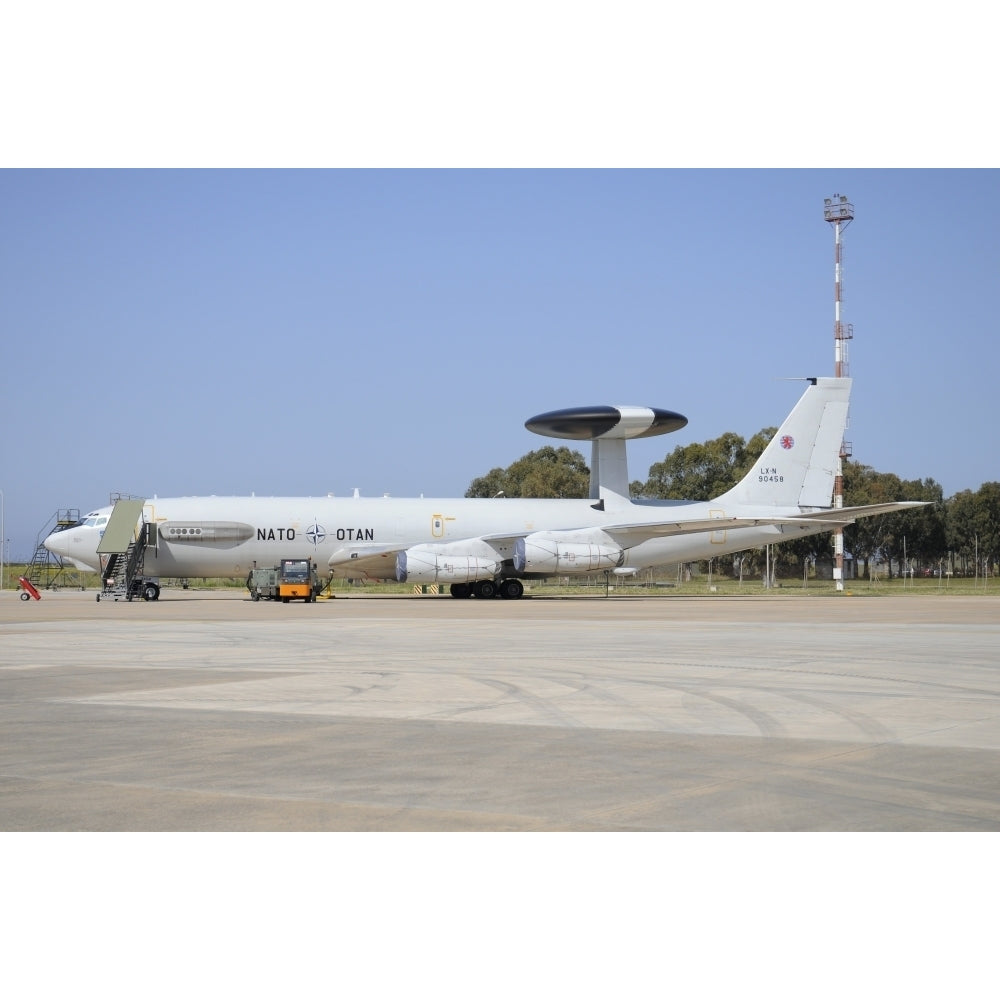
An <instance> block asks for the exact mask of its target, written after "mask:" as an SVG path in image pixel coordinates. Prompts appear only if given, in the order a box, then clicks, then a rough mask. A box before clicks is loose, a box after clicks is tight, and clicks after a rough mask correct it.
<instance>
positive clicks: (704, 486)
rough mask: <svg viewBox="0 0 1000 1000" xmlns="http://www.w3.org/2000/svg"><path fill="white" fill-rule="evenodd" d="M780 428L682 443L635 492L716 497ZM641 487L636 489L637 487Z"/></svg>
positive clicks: (654, 496) (665, 497) (685, 497)
mask: <svg viewBox="0 0 1000 1000" xmlns="http://www.w3.org/2000/svg"><path fill="white" fill-rule="evenodd" d="M776 430H777V428H774V427H765V428H764V429H763V430H761V431H758V432H757V433H756V434H755V435H754V436H753V437H752V438H751V439H750V440H749V441H747V440H745V439H744V438H743V437H741V436H740V435H739V434H735V433H733V432H732V431H727V432H726V433H725V434H723V435H722V436H721V437H717V438H715V439H714V440H712V441H705V442H704V443H702V444H688V445H679V446H678V447H676V448H674V450H673V451H672V452H670V454H669V455H667V456H666V457H665V458H664V459H663V461H662V462H656V463H655V464H653V465H651V466H650V467H649V477H648V478H647V479H646V482H645V483H643V484H639V483H637V482H636V483H633V484H632V489H633V491H634V495H635V493H638V494H641V495H642V496H646V497H650V498H652V499H656V500H712V499H714V498H715V497H717V496H721V495H722V494H723V493H725V492H726V490H729V489H731V488H732V487H733V486H735V485H736V484H737V483H738V482H739V481H740V480H741V479H742V478H743V476H744V475H745V474H746V473H747V472H748V471H749V470H750V467H751V466H752V465H753V464H754V462H756V461H757V459H758V458H760V456H761V453H762V452H763V451H764V449H765V448H766V447H767V444H768V442H769V441H770V440H771V438H772V437H774V435H775V433H776ZM637 486H638V487H639V489H638V490H636V487H637Z"/></svg>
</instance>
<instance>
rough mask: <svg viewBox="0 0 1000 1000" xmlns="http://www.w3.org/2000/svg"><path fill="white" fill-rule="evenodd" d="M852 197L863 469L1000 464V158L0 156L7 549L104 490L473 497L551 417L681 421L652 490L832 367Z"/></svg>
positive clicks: (90, 503)
mask: <svg viewBox="0 0 1000 1000" xmlns="http://www.w3.org/2000/svg"><path fill="white" fill-rule="evenodd" d="M835 193H838V194H846V195H847V196H848V197H849V198H850V199H851V201H852V203H853V204H854V206H855V212H856V219H855V221H854V222H853V223H852V224H851V225H850V226H849V227H848V228H847V229H846V230H845V233H844V281H843V319H844V321H845V322H848V323H851V324H853V326H854V339H853V341H852V342H851V344H850V355H849V360H850V371H851V374H852V375H853V376H854V378H855V387H854V395H853V400H852V407H851V427H850V430H849V432H848V437H849V439H850V440H851V441H852V443H853V448H854V457H855V459H856V460H857V461H860V462H864V463H866V464H869V465H872V466H874V467H875V468H876V469H879V470H881V471H886V472H895V473H897V474H898V475H900V476H902V477H904V478H923V477H927V476H930V477H933V478H935V479H936V480H938V481H939V482H940V483H941V484H942V486H943V487H944V490H945V494H946V495H950V494H952V493H954V492H956V491H958V490H962V489H975V488H978V486H979V485H980V484H981V483H982V482H984V481H988V480H995V479H998V478H1000V468H998V460H997V457H996V454H997V453H996V431H995V403H994V402H993V398H992V392H993V388H994V383H995V381H996V373H997V371H998V370H1000V364H998V362H1000V347H998V338H997V321H996V309H995V297H996V288H997V275H998V264H1000V251H998V246H997V233H998V232H1000V175H998V174H997V172H995V171H953V170H940V171H937V170H824V169H813V170H737V169H734V170H309V171H281V170H276V171H267V170H214V171H212V170H209V171H199V170H195V171H186V170H162V171H161V170H149V171H128V170H120V171H115V170H96V171H87V170H6V171H0V204H2V206H3V217H2V226H0V273H2V276H3V277H2V281H3V294H2V296H0V323H2V328H3V337H2V343H3V358H2V367H0V393H2V395H0V398H2V400H3V412H4V414H5V417H6V419H5V420H4V422H3V430H2V432H0V456H2V460H0V490H3V494H4V501H5V517H6V535H7V537H8V538H9V539H10V544H9V551H10V554H11V556H12V557H13V558H17V557H20V556H25V555H27V554H29V553H30V551H31V549H32V547H33V544H34V539H35V535H36V533H37V532H38V530H39V529H40V528H41V527H42V525H43V524H44V523H45V521H46V519H47V518H48V517H49V515H50V514H51V513H52V512H53V511H55V510H56V509H57V508H61V507H80V508H81V509H83V510H84V511H85V510H86V509H89V508H91V507H95V506H98V505H101V504H104V503H106V502H107V499H108V495H109V493H110V492H111V491H123V492H131V493H135V494H141V495H152V494H154V493H156V494H159V495H160V496H174V495H187V494H212V493H214V494H220V495H221V494H245V493H250V492H256V493H258V494H267V495H272V494H274V495H298V494H307V495H317V494H319V495H321V494H325V493H327V492H332V493H335V494H338V495H344V494H349V493H350V492H351V491H352V490H353V488H354V487H358V488H360V489H361V491H362V493H363V494H365V495H378V494H381V493H383V492H389V493H391V494H393V495H397V496H405V495H416V494H420V493H423V494H425V495H427V496H460V495H462V493H464V491H465V490H466V488H467V487H468V485H469V483H470V482H471V480H472V479H474V478H475V477H476V476H479V475H482V474H484V473H485V472H487V471H488V470H489V469H491V468H493V467H495V466H506V465H508V464H509V463H510V462H512V461H514V460H515V459H516V458H518V457H520V456H521V455H523V454H525V453H526V452H528V451H531V450H533V449H535V448H538V447H542V446H544V445H545V444H546V443H549V442H548V441H547V440H546V439H544V438H541V437H538V436H536V435H533V434H531V433H529V432H528V431H527V430H525V428H524V421H525V420H527V419H528V418H529V417H531V416H533V415H535V414H537V413H539V412H542V411H544V410H548V409H553V408H556V407H563V406H578V405H587V404H593V403H599V404H600V403H612V404H614V403H628V404H635V405H648V406H660V407H665V408H667V409H674V410H678V411H680V412H681V413H683V414H685V415H686V416H687V417H688V419H689V421H690V422H689V425H688V426H687V427H686V428H685V429H684V430H682V431H680V432H677V433H675V434H673V435H671V436H669V437H663V438H657V439H652V440H649V441H642V442H634V443H633V446H632V448H631V451H630V473H631V475H632V477H633V478H645V476H646V472H647V470H648V467H649V466H650V464H652V463H653V462H655V461H658V460H660V459H661V458H662V457H663V456H664V454H666V453H667V452H668V451H670V450H671V449H673V448H674V447H675V446H677V445H683V444H686V443H689V442H692V441H704V440H706V439H709V438H712V437H715V436H717V435H719V434H721V433H723V432H724V431H729V430H732V431H736V432H738V433H740V434H743V435H744V436H747V437H749V436H750V435H752V434H753V433H755V432H756V431H757V430H759V429H760V428H761V427H764V426H767V425H773V424H777V423H779V422H780V420H781V418H782V417H784V415H785V414H786V413H787V412H788V410H789V409H790V408H791V406H792V405H793V403H794V401H795V399H796V398H797V396H798V394H799V392H800V390H801V386H800V385H798V384H796V383H793V382H783V381H780V378H781V377H784V376H806V375H815V374H820V375H826V374H832V372H833V318H834V313H833V274H834V266H833V230H832V227H831V226H830V225H829V224H827V223H825V222H824V221H823V215H822V208H823V199H824V198H825V197H830V196H832V195H833V194H835ZM552 443H555V442H552ZM584 451H585V453H586V457H587V458H588V460H589V449H586V448H585V449H584Z"/></svg>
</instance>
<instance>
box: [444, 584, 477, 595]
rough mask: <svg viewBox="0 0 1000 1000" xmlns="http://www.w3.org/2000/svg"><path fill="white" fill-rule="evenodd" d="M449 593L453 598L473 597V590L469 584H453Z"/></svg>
mask: <svg viewBox="0 0 1000 1000" xmlns="http://www.w3.org/2000/svg"><path fill="white" fill-rule="evenodd" d="M448 593H449V594H451V596H452V597H472V588H471V587H470V586H469V585H468V584H467V583H453V584H452V585H451V586H450V587H449V588H448Z"/></svg>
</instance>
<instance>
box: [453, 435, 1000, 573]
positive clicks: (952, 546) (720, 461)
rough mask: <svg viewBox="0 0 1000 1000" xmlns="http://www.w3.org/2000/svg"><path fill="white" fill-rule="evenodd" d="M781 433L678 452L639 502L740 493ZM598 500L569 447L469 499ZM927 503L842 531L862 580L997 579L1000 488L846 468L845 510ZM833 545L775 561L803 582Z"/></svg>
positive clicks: (801, 547)
mask: <svg viewBox="0 0 1000 1000" xmlns="http://www.w3.org/2000/svg"><path fill="white" fill-rule="evenodd" d="M776 431H777V428H775V427H765V428H763V429H762V430H760V431H758V433H756V434H754V435H753V437H751V438H750V439H749V440H746V439H745V438H743V437H742V436H740V435H739V434H735V433H733V432H731V431H730V432H727V433H725V434H723V435H721V436H720V437H717V438H715V439H714V440H711V441H704V442H702V443H700V444H699V443H695V444H687V445H682V446H678V447H677V448H675V449H674V450H673V451H672V452H670V453H669V454H668V455H667V456H665V458H664V459H663V461H661V462H656V463H655V464H653V465H652V466H650V469H649V475H648V477H647V478H646V480H645V481H642V480H633V482H632V483H631V484H630V488H629V492H630V493H631V495H632V497H633V498H638V497H644V498H648V499H656V500H712V499H714V498H715V497H717V496H720V495H721V494H723V493H725V492H726V490H728V489H730V488H731V487H732V486H735V485H736V483H737V482H739V480H740V479H742V478H743V476H744V475H745V474H746V473H747V472H749V471H750V469H751V468H752V467H753V466H754V465H755V464H756V462H757V459H758V458H760V456H761V454H762V453H763V451H764V448H765V447H766V446H767V444H768V442H769V441H770V440H771V438H772V437H774V435H775V433H776ZM589 492H590V469H589V468H588V466H587V463H586V460H585V459H584V457H583V455H581V454H580V452H578V451H574V450H572V449H570V448H568V447H565V446H562V447H558V448H556V447H552V446H546V447H544V448H539V449H538V450H537V451H532V452H529V453H528V454H527V455H524V456H522V457H521V458H519V459H517V461H515V462H513V463H512V464H511V465H509V466H508V467H507V468H506V469H502V468H494V469H491V470H490V471H489V472H488V473H487V474H486V475H485V476H480V477H479V478H477V479H474V480H473V481H472V483H471V484H470V486H469V489H468V490H467V491H466V493H465V495H466V496H467V497H492V496H497V495H498V494H501V493H502V494H503V495H504V496H509V497H557V498H559V497H561V498H583V497H586V496H588V494H589ZM894 500H927V501H931V505H930V506H927V507H922V508H919V509H914V510H911V511H897V512H895V513H890V514H880V515H878V516H876V517H869V518H864V519H862V520H860V521H858V522H857V523H856V524H852V525H848V526H847V527H845V529H844V550H845V552H847V553H849V554H850V555H852V556H853V557H854V559H855V565H856V575H857V576H859V577H862V578H866V577H868V575H869V572H870V570H871V569H872V568H873V567H874V566H875V565H879V566H881V567H883V571H884V572H886V574H887V575H888V576H889V577H890V578H891V577H892V576H893V575H896V574H899V573H902V572H909V571H911V570H913V571H917V572H930V573H937V572H945V573H956V574H958V575H973V574H974V573H977V572H978V573H989V572H993V573H995V572H996V570H997V566H998V563H1000V482H988V483H983V484H982V485H981V486H980V487H979V489H978V490H975V491H973V490H963V491H962V492H960V493H956V494H955V495H954V496H952V497H949V498H948V499H945V498H944V495H943V490H942V488H941V485H940V484H939V483H937V482H936V481H935V480H934V479H930V478H928V479H901V478H900V477H899V476H897V475H895V473H892V472H879V471H877V470H876V469H873V468H872V467H871V466H870V465H863V464H861V463H860V462H854V461H852V460H851V459H849V458H848V459H845V460H844V506H845V507H854V506H860V505H862V504H875V503H886V502H889V501H894ZM832 553H833V544H832V536H831V535H829V534H821V535H810V536H807V537H805V538H799V539H795V540H792V541H788V542H782V543H780V544H777V545H775V546H772V560H774V559H775V558H776V559H777V561H778V566H779V568H781V569H782V570H783V571H784V572H786V573H790V572H796V573H798V574H800V575H801V574H802V573H804V572H805V571H806V567H807V564H808V563H809V562H810V561H815V560H825V559H830V558H832ZM760 558H761V556H760V554H759V553H758V552H756V551H752V552H748V553H743V554H741V553H737V554H735V556H734V565H739V564H742V568H743V569H744V570H746V571H750V572H753V571H755V570H756V569H758V568H759V566H758V563H759V561H760Z"/></svg>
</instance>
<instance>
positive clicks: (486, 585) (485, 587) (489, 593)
mask: <svg viewBox="0 0 1000 1000" xmlns="http://www.w3.org/2000/svg"><path fill="white" fill-rule="evenodd" d="M473 591H474V593H475V595H476V597H480V598H483V599H484V600H485V599H486V598H490V597H496V596H497V585H496V584H495V583H494V582H493V581H492V580H477V581H476V582H475V583H474V584H473Z"/></svg>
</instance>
